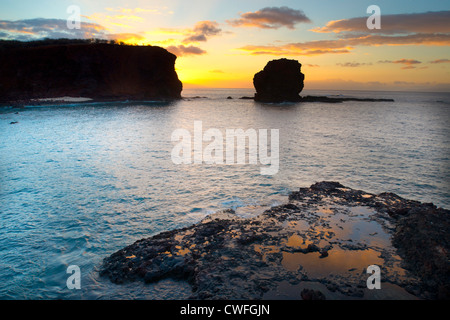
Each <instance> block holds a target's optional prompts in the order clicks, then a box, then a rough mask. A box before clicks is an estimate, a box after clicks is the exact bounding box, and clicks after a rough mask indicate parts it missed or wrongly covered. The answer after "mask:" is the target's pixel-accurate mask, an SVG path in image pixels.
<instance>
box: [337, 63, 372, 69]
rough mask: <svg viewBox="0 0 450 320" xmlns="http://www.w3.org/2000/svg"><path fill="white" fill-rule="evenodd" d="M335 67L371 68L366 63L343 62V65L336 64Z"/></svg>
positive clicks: (369, 64)
mask: <svg viewBox="0 0 450 320" xmlns="http://www.w3.org/2000/svg"><path fill="white" fill-rule="evenodd" d="M336 65H338V66H341V67H350V68H357V67H361V66H371V65H372V63H370V62H369V63H366V62H362V63H360V62H345V63H336Z"/></svg>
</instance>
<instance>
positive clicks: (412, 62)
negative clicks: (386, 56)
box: [378, 59, 422, 69]
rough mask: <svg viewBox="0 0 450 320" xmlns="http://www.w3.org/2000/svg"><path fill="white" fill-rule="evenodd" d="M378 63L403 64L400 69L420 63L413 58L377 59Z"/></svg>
mask: <svg viewBox="0 0 450 320" xmlns="http://www.w3.org/2000/svg"><path fill="white" fill-rule="evenodd" d="M378 63H396V64H403V65H404V66H403V67H402V69H415V68H416V67H415V65H416V64H420V63H422V62H421V61H419V60H414V59H400V60H395V61H392V60H382V61H378Z"/></svg>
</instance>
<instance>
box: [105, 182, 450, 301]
mask: <svg viewBox="0 0 450 320" xmlns="http://www.w3.org/2000/svg"><path fill="white" fill-rule="evenodd" d="M449 232H450V218H449V211H448V210H445V209H442V208H437V207H436V206H435V205H433V204H431V203H420V202H418V201H413V200H408V199H404V198H402V197H400V196H398V195H396V194H393V193H381V194H371V193H367V192H364V191H361V190H354V189H351V188H348V187H345V186H343V185H341V184H340V183H338V182H326V181H324V182H320V183H316V184H314V185H312V186H310V187H309V188H300V190H299V191H296V192H292V193H291V194H290V196H289V202H288V203H286V204H284V205H280V206H277V207H272V208H269V209H267V210H266V211H264V212H263V213H262V214H259V215H257V216H255V217H252V218H241V217H239V216H238V215H237V214H236V212H234V211H233V210H225V211H223V212H219V213H216V214H213V215H211V216H208V217H206V218H205V219H204V220H203V221H201V222H200V223H197V224H194V225H192V226H189V227H185V228H182V229H177V230H172V231H167V232H162V233H160V234H157V235H155V236H153V237H149V238H146V239H142V240H139V241H136V242H135V243H134V244H131V245H129V246H127V247H125V248H123V249H120V250H119V251H117V252H115V253H113V254H112V255H111V256H109V257H107V258H105V259H104V261H103V264H102V265H101V267H100V275H101V276H103V277H106V278H108V279H109V280H110V281H112V282H114V283H117V284H120V283H125V282H133V281H144V282H146V283H153V282H157V281H159V280H161V279H165V278H172V279H178V280H183V281H186V282H188V283H189V284H190V285H191V286H192V297H191V298H192V299H448V298H449V297H450V296H449V289H450V273H449V272H450V263H449V248H450V243H449V236H448V234H449ZM369 265H377V266H379V267H380V269H381V289H380V290H377V289H372V290H370V289H368V288H367V282H366V281H367V279H368V277H369V276H370V274H368V273H367V268H368V266H369Z"/></svg>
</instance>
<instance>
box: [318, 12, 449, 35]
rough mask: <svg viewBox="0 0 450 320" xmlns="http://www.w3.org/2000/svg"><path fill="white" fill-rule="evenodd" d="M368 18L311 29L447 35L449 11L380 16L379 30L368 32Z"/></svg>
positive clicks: (352, 19)
mask: <svg viewBox="0 0 450 320" xmlns="http://www.w3.org/2000/svg"><path fill="white" fill-rule="evenodd" d="M367 18H368V17H358V18H351V19H343V20H334V21H330V22H328V23H327V24H326V26H325V27H318V28H314V29H311V31H314V32H319V33H330V32H334V33H342V32H364V33H367V32H370V33H379V34H411V33H449V32H450V23H449V21H450V11H437V12H424V13H410V14H382V15H381V29H373V30H368V29H367V26H366V21H367Z"/></svg>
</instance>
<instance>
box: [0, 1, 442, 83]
mask: <svg viewBox="0 0 450 320" xmlns="http://www.w3.org/2000/svg"><path fill="white" fill-rule="evenodd" d="M24 2H29V5H30V6H33V5H35V7H32V8H33V10H30V12H28V13H27V12H24V11H23V10H22V11H20V10H19V8H16V10H15V8H14V5H11V6H10V7H5V8H3V9H4V10H3V13H2V16H3V17H2V19H3V23H0V37H2V38H16V39H31V38H30V37H33V35H34V36H35V37H54V36H55V37H56V35H61V33H62V32H63V31H64V32H67V30H60V29H61V28H63V27H64V23H63V22H65V20H63V19H66V18H67V12H66V10H65V9H66V8H67V6H68V4H69V2H70V4H75V5H78V6H79V8H80V11H81V20H82V27H83V28H82V30H81V31H80V32H79V33H78V34H76V35H73V36H74V37H75V36H77V37H80V36H81V37H85V38H89V37H103V38H108V39H118V40H121V41H124V42H126V43H134V44H151V45H157V46H162V47H164V48H166V49H167V50H169V51H170V52H172V53H174V54H176V55H177V56H178V58H177V62H176V69H177V72H178V75H179V78H180V79H181V80H182V82H183V84H184V87H185V88H189V87H196V86H201V87H221V88H252V87H253V84H252V79H253V75H254V74H255V73H256V72H258V71H260V70H261V69H262V68H263V67H264V66H265V65H266V63H267V62H268V61H270V60H273V59H279V58H289V59H296V60H298V61H299V62H300V63H301V64H302V65H303V67H302V72H303V73H304V74H305V76H306V77H305V89H375V90H424V91H450V50H449V49H450V48H449V47H450V11H449V10H450V3H448V2H446V1H437V0H430V1H427V2H426V3H424V2H420V3H419V2H417V3H414V4H412V3H411V2H408V1H404V0H401V1H395V3H393V2H392V1H386V0H380V1H378V6H379V8H380V9H381V17H380V18H381V29H373V30H370V29H368V28H367V24H366V22H367V19H368V18H369V17H370V15H371V13H367V7H368V6H369V5H370V4H371V3H370V2H366V1H358V4H357V5H356V4H355V2H354V1H349V0H342V1H339V2H337V1H332V0H324V1H321V2H320V4H319V3H317V2H316V3H311V1H294V0H286V1H270V0H261V1H251V0H242V1H239V2H229V1H223V0H211V1H199V0H192V1H189V2H188V1H182V0H168V1H159V0H153V1H138V0H130V1H128V2H126V3H125V2H123V1H117V0H116V1H108V2H106V1H97V2H95V4H93V3H92V2H88V1H87V0H83V1H82V0H80V1H65V0H64V1H61V2H58V4H57V5H56V4H54V2H50V1H49V0H43V1H42V2H40V6H37V5H36V4H33V3H32V2H31V1H28V0H27V1H24ZM13 3H15V2H12V4H13ZM50 3H51V4H52V5H50ZM58 6H59V7H60V8H59V7H58ZM37 17H42V18H43V20H45V19H47V20H48V21H50V19H51V18H52V19H60V20H58V21H60V22H61V23H59V24H58V23H54V24H50V23H47V24H44V23H43V20H39V21H37V20H27V19H32V18H37ZM8 18H9V19H8ZM52 21H53V20H52ZM0 22H1V21H0ZM19 22H20V23H19ZM38 23H39V25H38ZM38 27H39V28H38ZM45 27H47V28H48V30H47V33H45ZM58 28H60V29H58ZM5 34H6V36H5ZM25 36H27V37H28V38H25ZM70 36H71V35H69V36H68V37H70Z"/></svg>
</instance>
